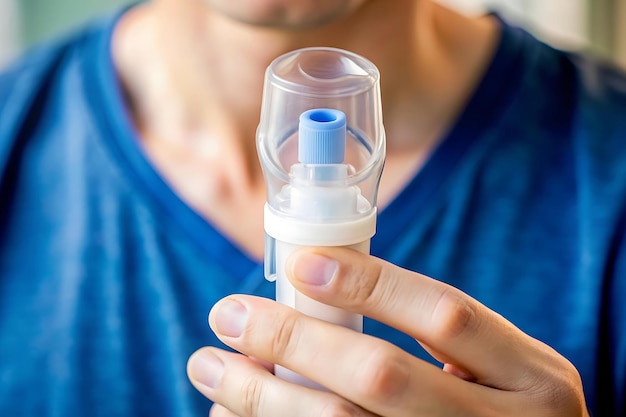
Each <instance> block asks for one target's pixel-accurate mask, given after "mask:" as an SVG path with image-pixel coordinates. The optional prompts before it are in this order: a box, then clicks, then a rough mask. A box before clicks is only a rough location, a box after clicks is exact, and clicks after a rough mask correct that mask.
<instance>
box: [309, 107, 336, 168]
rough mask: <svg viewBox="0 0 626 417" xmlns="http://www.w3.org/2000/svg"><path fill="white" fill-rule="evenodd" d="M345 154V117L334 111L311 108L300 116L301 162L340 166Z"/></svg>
mask: <svg viewBox="0 0 626 417" xmlns="http://www.w3.org/2000/svg"><path fill="white" fill-rule="evenodd" d="M345 154H346V115H345V113H344V112H342V111H339V110H335V109H312V110H307V111H305V112H304V113H302V114H301V115H300V127H299V130H298V161H300V162H301V163H303V164H341V163H343V160H344V158H345Z"/></svg>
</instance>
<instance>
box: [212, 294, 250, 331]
mask: <svg viewBox="0 0 626 417" xmlns="http://www.w3.org/2000/svg"><path fill="white" fill-rule="evenodd" d="M215 308H216V310H215V313H214V314H215V327H216V328H215V330H216V331H217V332H218V333H220V334H222V335H224V336H228V337H239V336H241V333H243V330H244V329H245V327H246V323H247V321H248V310H246V307H245V306H244V305H243V304H241V303H239V302H237V301H235V300H230V299H226V300H223V301H221V302H220V303H218V305H217V306H216V307H215Z"/></svg>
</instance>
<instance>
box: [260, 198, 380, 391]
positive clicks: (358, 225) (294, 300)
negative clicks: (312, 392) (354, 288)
mask: <svg viewBox="0 0 626 417" xmlns="http://www.w3.org/2000/svg"><path fill="white" fill-rule="evenodd" d="M265 231H266V233H267V235H268V236H270V238H271V245H273V247H271V248H268V249H267V252H266V256H268V257H273V259H266V264H268V265H272V266H273V268H272V269H273V270H274V271H275V275H274V274H271V273H267V271H266V277H267V278H268V279H270V280H273V279H276V301H278V302H279V303H281V304H284V305H286V306H289V307H291V308H294V309H295V310H297V311H300V312H302V313H304V314H306V315H308V316H311V317H315V318H318V319H321V320H325V321H328V322H330V323H334V324H337V325H340V326H344V327H347V328H350V329H352V330H354V331H357V332H362V331H363V316H361V315H360V314H355V313H352V312H349V311H345V310H342V309H339V308H337V307H333V306H329V305H326V304H322V303H320V302H318V301H315V300H313V299H311V298H309V297H307V296H305V295H304V294H302V293H300V292H299V291H297V290H296V289H295V288H294V287H293V285H291V283H290V282H289V280H288V279H287V276H286V272H285V263H286V260H287V258H288V257H289V255H290V254H291V253H292V252H293V251H294V250H296V249H298V248H300V247H303V246H344V247H349V248H352V249H354V250H358V251H360V252H363V253H369V250H370V239H371V237H372V236H373V235H374V233H375V231H376V210H375V209H374V210H372V211H371V213H369V214H368V215H366V216H364V217H361V218H356V219H353V220H348V221H345V222H330V223H316V222H311V221H303V220H298V219H294V218H289V217H284V216H281V215H280V214H278V213H276V212H275V211H274V210H272V209H271V208H270V207H269V206H267V205H266V207H265ZM275 373H276V375H277V376H278V377H280V378H282V379H284V380H287V381H290V382H294V383H297V384H299V385H303V386H307V387H310V388H316V389H324V387H322V386H320V385H319V384H317V383H315V382H313V381H311V380H309V379H307V378H305V377H303V376H301V375H299V374H296V373H295V372H292V371H290V370H289V369H286V368H283V367H281V366H276V368H275Z"/></svg>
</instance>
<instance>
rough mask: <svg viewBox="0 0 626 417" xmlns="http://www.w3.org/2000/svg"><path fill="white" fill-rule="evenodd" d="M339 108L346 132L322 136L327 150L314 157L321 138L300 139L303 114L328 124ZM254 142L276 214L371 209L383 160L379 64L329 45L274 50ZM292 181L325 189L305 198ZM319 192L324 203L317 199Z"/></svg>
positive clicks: (330, 214) (340, 215) (320, 215)
mask: <svg viewBox="0 0 626 417" xmlns="http://www.w3.org/2000/svg"><path fill="white" fill-rule="evenodd" d="M307 111H308V112H309V113H307V114H305V115H303V113H305V112H307ZM337 111H338V112H337ZM342 114H345V127H344V128H343V129H344V132H345V133H343V134H342V133H338V135H339V136H344V137H345V148H344V145H343V142H342V141H339V142H333V144H330V145H323V144H322V145H323V146H326V148H327V149H325V150H324V149H322V151H321V153H322V154H324V153H326V154H327V156H326V157H321V158H320V157H319V153H320V152H319V151H318V150H316V149H314V148H315V147H316V146H317V147H319V146H320V145H319V144H316V143H308V142H307V144H304V143H303V142H302V140H299V139H305V138H299V136H300V135H304V133H302V132H303V130H302V129H305V128H306V126H300V125H301V116H302V117H304V118H305V119H307V120H305V121H308V122H312V123H318V125H319V124H320V123H321V124H322V125H328V126H330V127H329V129H330V130H332V128H333V126H334V125H337V124H341V122H342V120H341V118H342ZM339 129H341V126H339ZM327 130H328V129H327ZM299 132H300V133H299ZM335 133H336V132H335ZM314 139H315V138H314ZM337 143H339V145H338V144H337ZM305 146H306V147H309V148H311V147H313V148H311V149H305V148H304V147H305ZM329 146H330V148H328V147H329ZM257 149H258V153H259V158H260V161H261V165H262V167H263V173H264V175H265V180H266V184H267V202H268V206H269V207H270V209H271V210H273V211H275V212H276V213H280V215H281V216H287V217H298V216H302V215H305V217H306V218H307V219H309V220H311V221H316V220H319V221H329V220H330V221H341V220H342V219H346V218H354V217H355V216H356V217H358V216H364V215H368V214H371V213H372V211H375V209H376V196H377V192H378V183H379V180H380V175H381V173H382V168H383V165H384V160H385V133H384V129H383V124H382V111H381V99H380V83H379V72H378V69H377V68H376V67H375V66H374V64H372V63H371V62H370V61H368V60H367V59H365V58H363V57H361V56H358V55H355V54H353V53H350V52H347V51H343V50H339V49H333V48H307V49H300V50H297V51H293V52H291V53H288V54H286V55H283V56H281V57H279V58H277V59H276V60H275V61H274V62H272V63H271V65H270V66H269V67H268V69H267V71H266V74H265V88H264V92H263V105H262V110H261V120H260V124H259V127H258V130H257ZM329 152H330V154H329ZM328 154H329V155H330V156H328ZM296 189H297V190H303V189H304V190H307V189H308V190H311V189H316V190H318V191H319V190H323V192H322V193H321V194H319V193H318V194H317V197H316V198H315V199H314V200H307V198H306V197H304V198H300V197H298V198H296V197H297V196H298V195H299V194H298V193H297V192H296ZM333 193H343V194H345V193H348V194H351V195H352V196H353V198H345V197H344V198H335V197H333ZM307 195H308V194H307ZM313 195H316V194H315V192H314V193H313ZM320 196H322V200H324V198H326V200H327V204H321V205H320V204H319V203H316V201H317V200H319V197H320ZM324 196H325V197H324ZM296 200H298V201H296ZM332 201H336V202H339V204H333V203H332ZM350 206H351V207H350Z"/></svg>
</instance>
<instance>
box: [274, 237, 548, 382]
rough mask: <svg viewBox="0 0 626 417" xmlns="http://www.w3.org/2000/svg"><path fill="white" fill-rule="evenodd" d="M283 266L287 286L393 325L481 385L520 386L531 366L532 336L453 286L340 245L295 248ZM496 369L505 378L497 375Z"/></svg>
mask: <svg viewBox="0 0 626 417" xmlns="http://www.w3.org/2000/svg"><path fill="white" fill-rule="evenodd" d="M286 268H287V271H286V272H287V275H288V276H289V277H290V280H291V282H292V283H293V285H294V286H295V287H296V288H297V289H298V290H299V291H301V292H302V293H304V294H306V295H308V296H309V297H311V298H314V299H316V300H318V301H320V302H323V303H325V304H330V305H334V306H337V307H341V308H344V309H347V310H351V311H354V312H358V313H361V314H364V315H366V316H369V317H371V318H373V319H376V320H378V321H381V322H384V323H386V324H388V325H390V326H392V327H395V328H396V329H398V330H401V331H403V332H405V333H407V334H408V335H410V336H412V337H414V338H416V339H417V340H418V341H420V342H422V343H425V344H427V345H428V346H430V347H431V348H433V349H435V350H436V351H438V352H440V353H441V354H443V355H445V356H446V357H448V358H451V359H452V360H454V361H455V362H456V363H457V364H460V365H462V366H463V368H465V369H467V370H468V371H469V372H470V373H471V374H472V375H474V376H475V377H476V378H478V380H479V381H480V382H481V383H484V384H486V385H491V386H497V387H499V388H501V389H507V390H512V391H513V390H520V389H523V388H525V387H520V386H519V385H518V384H519V382H518V381H525V380H528V378H527V376H528V371H529V369H532V368H533V367H532V366H530V364H529V363H528V359H527V358H528V355H529V352H533V353H534V352H535V351H537V349H536V346H535V345H534V344H533V340H532V339H531V338H530V337H528V336H526V335H524V334H523V333H522V332H521V331H520V330H519V329H517V328H516V327H515V326H513V325H512V324H511V323H510V322H508V321H507V320H505V319H504V318H503V317H502V316H500V315H498V314H496V313H495V312H493V311H491V310H489V309H488V308H487V307H485V306H484V305H482V304H480V303H479V302H478V301H476V300H475V299H473V298H471V297H470V296H468V295H466V294H464V293H463V292H461V291H460V290H458V289H456V288H454V287H452V286H450V285H448V284H445V283H442V282H440V281H437V280H434V279H431V278H429V277H427V276H425V275H421V274H419V273H415V272H412V271H408V270H405V269H402V268H400V267H397V266H395V265H393V264H391V263H388V262H385V261H383V260H381V259H378V258H375V257H372V256H368V255H364V254H362V253H359V252H356V251H353V250H350V249H346V248H306V249H301V250H298V251H297V252H295V253H294V254H292V255H291V256H290V258H289V259H288V261H287V266H286ZM546 348H547V347H546ZM531 349H532V350H531ZM539 351H540V350H539ZM532 356H533V357H532V360H533V361H534V362H535V364H536V362H537V361H538V360H541V358H543V359H544V360H546V361H548V360H553V355H551V354H548V353H546V352H543V353H541V352H539V355H538V356H537V355H532ZM503 369H506V370H507V371H506V376H505V377H500V375H502V370H503ZM524 377H526V378H524ZM514 384H515V385H514Z"/></svg>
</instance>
